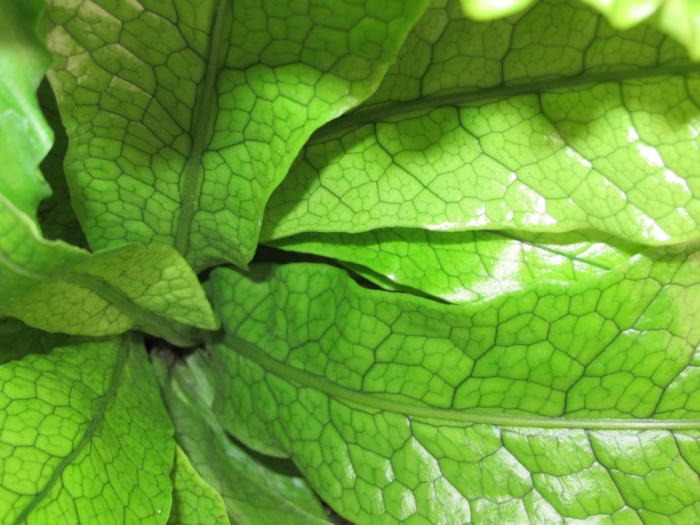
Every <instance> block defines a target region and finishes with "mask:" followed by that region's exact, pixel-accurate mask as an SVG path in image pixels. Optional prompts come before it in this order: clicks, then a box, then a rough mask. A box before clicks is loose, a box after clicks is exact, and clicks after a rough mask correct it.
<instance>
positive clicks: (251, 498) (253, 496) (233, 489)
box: [160, 355, 328, 525]
mask: <svg viewBox="0 0 700 525" xmlns="http://www.w3.org/2000/svg"><path fill="white" fill-rule="evenodd" d="M187 365H188V366H182V365H180V366H176V367H175V368H173V369H171V370H170V373H169V374H167V373H165V370H163V369H162V366H161V367H160V368H161V371H160V376H161V386H162V389H163V395H164V398H165V401H166V404H167V406H168V409H169V411H170V414H171V417H172V418H173V422H174V424H175V436H176V439H177V441H178V443H179V444H180V445H181V446H182V447H183V449H184V450H185V452H186V453H187V455H188V457H189V459H190V461H192V464H193V465H194V467H195V469H196V470H197V471H198V472H199V473H200V475H201V476H202V478H203V479H204V480H206V481H207V482H208V483H209V484H210V485H211V486H212V487H214V489H216V490H217V491H218V492H219V493H220V494H221V496H222V497H223V500H224V502H225V505H226V509H227V511H228V515H229V518H230V519H231V522H232V523H236V524H241V525H244V524H250V525H279V524H280V523H284V524H285V525H287V524H288V525H315V524H316V525H322V524H324V523H325V524H327V523H328V521H327V520H326V519H325V515H324V512H323V509H322V508H321V505H320V504H319V502H318V500H317V499H316V496H315V495H314V493H313V492H312V491H311V490H310V489H309V487H308V485H307V484H306V483H305V482H304V480H303V479H301V478H300V477H299V476H298V474H297V475H294V474H287V473H285V472H278V471H276V469H275V468H273V466H271V465H270V464H265V463H264V462H262V460H260V459H256V458H253V457H252V456H251V455H250V454H249V453H248V452H247V451H245V450H243V449H242V448H241V447H240V446H238V445H236V444H235V443H233V442H232V441H231V440H230V439H229V437H228V436H227V435H226V433H225V432H224V430H223V429H222V428H221V425H220V423H219V422H218V421H217V420H216V418H215V417H214V415H213V413H212V410H211V403H212V397H213V391H212V385H211V384H210V383H211V378H210V377H208V376H207V375H206V367H205V366H204V365H205V363H204V362H202V358H201V356H199V355H192V356H190V358H188V360H187ZM201 523H204V521H202V522H201Z"/></svg>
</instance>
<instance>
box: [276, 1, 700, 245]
mask: <svg viewBox="0 0 700 525" xmlns="http://www.w3.org/2000/svg"><path fill="white" fill-rule="evenodd" d="M443 4H444V2H438V1H436V2H434V3H433V4H432V7H431V9H429V10H428V12H427V13H426V15H425V16H424V17H423V19H422V20H421V22H419V23H418V25H417V26H416V27H415V28H414V30H413V32H412V33H411V35H409V37H408V38H407V39H406V42H405V44H404V46H403V48H402V50H401V52H400V54H399V58H398V60H397V62H396V63H395V64H394V65H393V66H392V68H391V70H390V71H389V72H388V74H387V76H386V77H385V78H384V80H383V82H382V85H381V86H380V87H379V89H378V91H377V92H376V93H375V95H374V96H373V97H372V98H371V99H370V100H369V101H368V102H367V103H365V104H364V105H363V106H361V107H360V108H358V109H357V110H356V111H354V112H352V113H349V114H347V115H345V116H343V117H341V118H339V119H337V120H336V121H334V122H333V123H331V124H330V125H328V126H327V127H325V128H323V129H322V130H320V131H319V132H317V133H316V135H315V136H314V137H313V138H312V139H311V141H310V142H309V144H307V146H306V147H305V148H304V150H303V151H302V153H301V154H300V156H299V158H298V159H297V161H296V163H295V165H294V167H293V168H292V171H291V173H290V175H289V176H288V177H287V178H286V179H285V181H284V182H283V183H282V184H281V185H280V187H279V188H278V189H277V190H276V191H275V193H274V194H273V196H272V197H271V199H270V202H269V203H268V208H267V213H266V216H265V222H264V231H263V235H262V237H263V239H265V240H271V239H279V238H282V237H286V236H289V235H292V234H295V233H300V232H305V231H324V232H331V231H332V232H346V233H353V232H361V231H367V230H372V229H380V228H390V227H405V228H422V229H427V230H440V231H447V230H474V229H477V230H481V229H489V230H493V229H507V230H521V231H541V232H564V231H572V230H586V231H590V230H596V231H599V232H603V233H606V234H612V235H615V236H617V237H620V238H624V239H628V240H631V241H633V242H640V243H645V244H671V243H676V242H685V241H689V240H692V239H696V238H698V232H700V227H699V226H698V225H699V224H700V199H699V198H698V195H699V194H700V186H699V184H700V179H698V177H697V176H696V173H697V170H696V161H695V159H696V158H697V154H698V141H697V130H696V127H697V120H698V117H700V110H699V109H698V106H697V103H696V101H697V100H698V98H699V97H698V87H699V86H700V84H699V83H698V76H697V71H698V65H697V64H694V63H691V62H689V61H688V60H687V58H685V52H684V51H683V50H682V49H681V48H680V47H678V46H676V45H675V44H674V43H673V42H670V41H669V40H668V39H667V38H666V37H664V35H662V34H660V33H657V32H655V31H654V30H653V29H651V28H649V27H646V26H641V27H639V28H636V29H635V30H633V31H628V32H625V33H621V32H619V31H617V30H614V29H612V28H611V27H610V26H609V25H608V24H607V23H606V21H605V19H604V18H602V17H601V16H600V15H598V14H596V13H595V12H593V11H590V10H589V9H587V8H585V7H583V6H580V5H578V4H576V3H571V2H563V1H558V0H551V1H543V2H539V3H537V5H536V6H535V7H533V8H532V9H530V10H529V11H527V13H525V14H523V15H522V16H521V17H518V18H513V19H504V20H497V21H494V22H491V23H478V22H474V21H470V20H467V19H464V18H463V17H462V15H461V12H460V9H459V6H458V5H457V4H456V2H447V5H443Z"/></svg>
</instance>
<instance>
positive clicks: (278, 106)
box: [47, 0, 426, 269]
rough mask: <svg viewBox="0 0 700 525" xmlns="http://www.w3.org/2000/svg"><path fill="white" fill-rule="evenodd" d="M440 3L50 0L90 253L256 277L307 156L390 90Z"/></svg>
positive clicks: (77, 201)
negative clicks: (301, 156)
mask: <svg viewBox="0 0 700 525" xmlns="http://www.w3.org/2000/svg"><path fill="white" fill-rule="evenodd" d="M425 3H426V1H425V0H411V1H408V2H403V1H398V0H383V1H373V2H368V3H366V5H364V4H361V3H358V2H354V1H350V0H343V1H337V0H313V1H310V2H303V3H288V2H277V1H273V0H266V1H262V2H261V1H259V0H241V1H238V0H237V1H235V2H234V1H232V0H207V1H204V2H192V1H189V0H172V1H168V2H162V1H155V0H148V1H143V2H140V3H135V2H126V3H125V2H122V1H120V0H108V1H99V2H97V1H94V0H90V1H86V2H63V1H49V2H48V10H47V18H48V25H49V27H50V29H49V35H48V42H49V47H50V49H51V50H52V51H53V53H54V55H55V59H54V63H53V67H52V69H51V70H50V72H49V78H50V80H51V82H52V85H53V86H54V88H55V90H56V91H57V94H58V102H59V107H60V110H61V113H62V117H63V121H64V123H65V125H66V128H67V132H68V137H69V140H70V147H69V151H68V156H67V160H66V172H67V176H68V177H69V180H70V184H71V188H72V189H73V202H74V205H75V207H76V210H77V213H78V215H79V218H80V220H81V222H82V224H83V226H84V229H85V231H86V234H87V237H88V240H89V242H90V245H91V246H92V247H93V248H104V247H108V246H115V245H116V244H121V243H124V242H125V241H134V242H153V241H155V242H162V243H166V244H172V245H174V246H175V247H176V248H177V249H178V250H179V251H180V252H181V253H183V254H186V256H187V259H188V260H189V261H190V262H192V263H193V265H194V266H195V267H196V268H199V269H201V268H203V267H205V266H208V265H211V264H214V263H217V262H221V261H229V262H234V263H236V264H238V265H241V266H243V265H245V264H246V263H247V262H248V260H249V259H250V258H251V257H252V254H253V252H254V251H255V245H256V242H257V238H258V231H259V227H260V222H261V217H262V213H263V208H264V206H265V203H266V201H267V199H268V197H269V194H270V193H271V192H272V190H273V189H274V188H275V186H277V184H278V183H279V182H280V180H281V179H282V178H283V177H284V175H285V174H286V172H287V170H288V168H289V166H290V164H291V163H292V161H293V159H294V157H295V156H296V155H297V153H298V151H299V149H300V148H301V146H302V145H303V143H304V142H305V141H306V139H307V138H308V136H309V135H310V134H311V132H313V131H314V130H315V129H316V128H318V127H319V126H321V125H322V124H324V123H326V122H327V121H329V120H330V119H332V118H334V117H336V116H338V115H340V114H342V113H343V112H344V111H346V110H348V109H350V108H352V107H354V106H355V105H357V104H358V103H359V102H361V101H362V100H364V99H365V98H367V97H368V96H369V95H370V94H371V93H372V92H373V91H374V89H375V88H376V87H377V85H378V83H379V81H380V80H381V77H382V75H383V74H384V72H385V71H386V69H387V67H388V65H389V64H390V63H391V62H392V61H393V59H394V57H395V54H396V52H397V50H398V48H399V46H400V44H401V42H402V40H403V38H404V37H405V35H406V33H407V31H408V30H409V28H410V27H411V26H412V25H413V23H414V22H415V20H416V19H417V18H418V17H419V16H420V14H421V12H422V10H423V8H424V5H425Z"/></svg>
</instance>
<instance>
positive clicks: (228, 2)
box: [174, 0, 233, 255]
mask: <svg viewBox="0 0 700 525" xmlns="http://www.w3.org/2000/svg"><path fill="white" fill-rule="evenodd" d="M232 14H233V2H232V0H220V1H219V5H218V7H217V9H216V11H215V12H214V17H213V20H212V29H211V39H210V40H209V50H208V55H207V67H206V73H205V75H204V78H203V79H202V82H201V83H200V85H199V87H198V89H197V96H196V99H195V103H194V108H193V110H192V124H191V126H190V130H189V132H190V137H191V138H192V146H191V148H190V153H189V155H188V157H187V161H186V162H185V166H184V168H183V172H182V180H181V184H180V192H181V196H180V197H181V203H182V204H181V210H180V215H179V218H178V221H177V227H176V230H175V240H174V246H175V249H176V250H177V251H179V252H180V253H181V254H183V255H185V254H186V252H187V251H188V250H189V243H190V227H191V225H192V219H193V217H194V214H195V212H196V206H197V203H198V201H199V194H200V192H201V185H202V173H203V170H202V163H201V162H202V156H203V155H204V152H205V150H206V148H207V145H208V144H209V141H210V139H211V135H212V132H213V124H214V117H215V115H216V111H217V103H216V102H217V101H216V96H215V93H216V89H215V88H216V81H217V79H218V76H219V72H220V71H221V69H222V68H223V66H224V63H225V60H226V54H227V52H228V49H229V45H228V41H229V37H230V32H231V25H232ZM223 43H225V44H226V45H225V46H224V45H221V44H223ZM222 49H225V51H223V52H222Z"/></svg>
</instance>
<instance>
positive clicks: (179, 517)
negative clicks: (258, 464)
mask: <svg viewBox="0 0 700 525" xmlns="http://www.w3.org/2000/svg"><path fill="white" fill-rule="evenodd" d="M173 486H174V492H173V507H172V510H171V511H170V517H169V518H168V524H172V525H203V524H206V525H228V524H229V523H230V522H229V520H228V519H227V518H226V507H225V505H224V501H223V499H222V498H221V495H220V494H219V493H218V492H216V490H214V488H213V487H212V486H211V485H209V483H207V482H206V481H204V480H203V479H202V477H201V476H200V475H199V474H198V473H197V471H196V470H195V469H194V467H193V466H192V464H191V463H190V460H189V459H188V458H187V454H185V452H183V450H182V449H181V448H180V447H176V448H175V467H174V472H173Z"/></svg>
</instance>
